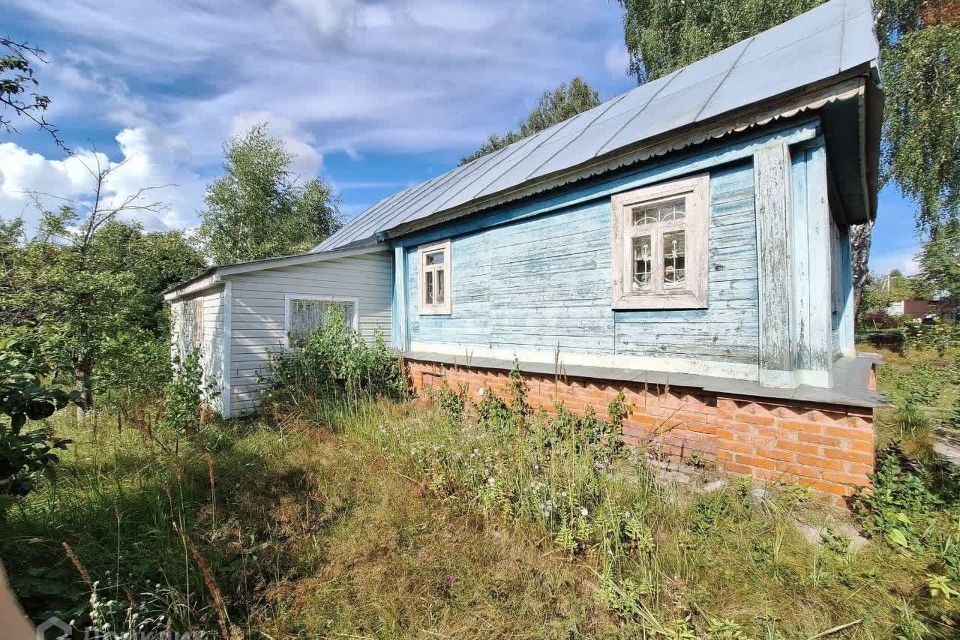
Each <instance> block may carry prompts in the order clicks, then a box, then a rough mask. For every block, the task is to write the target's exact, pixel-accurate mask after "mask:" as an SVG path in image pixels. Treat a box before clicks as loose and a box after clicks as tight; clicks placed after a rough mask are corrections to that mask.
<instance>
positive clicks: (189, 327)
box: [180, 298, 203, 350]
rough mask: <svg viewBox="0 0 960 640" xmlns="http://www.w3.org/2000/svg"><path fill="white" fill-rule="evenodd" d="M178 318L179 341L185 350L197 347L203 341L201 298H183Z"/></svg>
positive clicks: (199, 346)
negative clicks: (181, 311)
mask: <svg viewBox="0 0 960 640" xmlns="http://www.w3.org/2000/svg"><path fill="white" fill-rule="evenodd" d="M182 305H183V317H182V318H181V319H180V343H181V344H182V345H183V348H184V349H185V350H188V349H199V348H201V346H202V343H203V298H194V299H193V300H184V301H183V303H182Z"/></svg>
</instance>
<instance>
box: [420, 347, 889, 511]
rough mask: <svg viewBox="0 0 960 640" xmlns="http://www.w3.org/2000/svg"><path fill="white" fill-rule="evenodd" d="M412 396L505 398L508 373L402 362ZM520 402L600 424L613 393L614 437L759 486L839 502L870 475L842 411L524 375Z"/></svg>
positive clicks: (849, 415) (855, 420) (867, 419)
mask: <svg viewBox="0 0 960 640" xmlns="http://www.w3.org/2000/svg"><path fill="white" fill-rule="evenodd" d="M408 365H409V368H410V375H411V378H412V381H413V386H414V389H415V390H416V391H417V392H418V393H420V394H421V395H424V394H425V392H426V391H427V390H428V389H429V388H431V387H433V386H436V385H438V384H441V383H442V380H443V378H444V377H445V378H446V379H447V382H448V383H449V384H450V386H451V387H454V388H456V387H458V386H459V385H462V384H465V385H467V386H468V387H469V390H470V393H471V397H472V398H473V399H474V400H475V399H476V398H477V395H476V393H477V391H478V390H479V389H480V387H487V388H489V389H491V390H493V391H494V392H496V393H497V394H498V395H501V396H503V395H505V393H506V385H507V382H508V380H509V374H508V373H507V372H506V371H501V370H498V369H482V368H478V367H454V366H452V365H442V364H434V363H425V362H415V361H410V362H409V363H408ZM524 377H525V379H526V381H527V383H528V384H529V389H530V402H531V404H533V405H535V406H540V407H542V408H544V409H546V410H547V411H551V410H552V409H553V407H554V406H555V405H556V404H557V403H563V404H564V405H565V406H566V408H567V409H569V410H571V411H574V412H576V413H581V414H582V413H583V412H584V411H586V409H587V407H593V409H594V411H596V412H597V413H598V414H599V415H601V416H606V415H607V407H608V405H609V404H610V401H611V400H613V399H614V398H615V397H616V396H617V394H618V393H619V392H620V391H623V392H624V395H625V397H626V401H627V403H628V404H629V405H630V407H631V411H630V415H629V416H628V418H627V420H626V422H625V423H624V436H625V437H626V439H627V441H628V442H630V443H631V444H644V443H646V444H650V445H653V446H655V447H657V448H658V449H659V450H660V451H661V452H662V453H664V454H666V455H667V456H672V457H675V458H676V457H679V458H682V459H686V460H688V459H689V458H690V457H692V456H693V455H695V454H697V455H699V457H700V458H701V459H702V460H704V461H706V462H708V463H712V464H714V465H716V467H717V468H718V469H720V470H722V471H727V472H733V473H739V474H744V475H749V476H753V477H755V478H760V479H763V480H771V481H784V482H793V483H797V484H800V485H803V486H805V487H809V488H810V489H812V490H814V491H816V492H818V493H821V494H824V495H826V496H828V497H830V498H831V499H832V500H833V501H834V502H837V503H840V504H842V503H843V502H844V501H845V499H846V498H847V497H849V496H850V495H851V494H852V493H853V490H854V488H856V487H858V486H868V485H869V484H870V481H869V478H868V477H867V476H868V474H870V473H872V472H873V463H874V432H873V411H872V410H871V409H862V408H858V407H847V406H842V405H820V404H817V405H814V404H805V403H798V402H793V401H784V400H774V399H771V400H769V401H768V400H762V401H761V400H759V399H757V398H744V397H733V396H724V395H719V394H713V393H704V392H703V391H701V390H691V389H683V388H668V387H664V386H658V385H644V384H634V383H626V382H619V381H610V380H596V379H588V378H569V377H556V376H547V375H539V374H524Z"/></svg>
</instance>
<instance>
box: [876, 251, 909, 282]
mask: <svg viewBox="0 0 960 640" xmlns="http://www.w3.org/2000/svg"><path fill="white" fill-rule="evenodd" d="M919 251H920V248H919V247H914V248H912V249H906V250H902V251H877V252H874V253H873V254H871V255H870V271H871V272H873V273H878V274H886V273H890V272H891V271H893V270H894V269H898V270H899V271H901V272H903V274H904V275H908V276H912V275H914V274H916V273H919V271H920V265H919V263H918V262H917V253H918V252H919Z"/></svg>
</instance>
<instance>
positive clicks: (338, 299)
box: [283, 293, 360, 349]
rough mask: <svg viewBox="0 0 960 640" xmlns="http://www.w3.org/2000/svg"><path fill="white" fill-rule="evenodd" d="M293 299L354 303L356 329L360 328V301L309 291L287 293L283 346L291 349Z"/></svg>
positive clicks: (284, 301) (284, 300) (284, 311)
mask: <svg viewBox="0 0 960 640" xmlns="http://www.w3.org/2000/svg"><path fill="white" fill-rule="evenodd" d="M293 300H319V301H320V302H341V303H350V304H352V305H353V323H352V324H353V327H351V328H352V329H353V330H354V331H359V330H360V301H359V300H357V298H347V297H344V296H318V295H313V294H307V293H287V294H284V296H283V346H285V347H286V348H287V349H290V348H291V347H290V303H291V302H292V301H293Z"/></svg>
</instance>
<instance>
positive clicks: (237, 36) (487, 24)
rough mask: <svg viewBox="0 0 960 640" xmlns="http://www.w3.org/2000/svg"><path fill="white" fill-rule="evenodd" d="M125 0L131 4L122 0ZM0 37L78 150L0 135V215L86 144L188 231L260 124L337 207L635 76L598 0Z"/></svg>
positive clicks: (221, 19) (34, 24)
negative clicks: (580, 83) (27, 44)
mask: <svg viewBox="0 0 960 640" xmlns="http://www.w3.org/2000/svg"><path fill="white" fill-rule="evenodd" d="M134 4H136V5H139V6H137V7H136V8H133V5H134ZM4 5H5V8H4V15H3V18H2V22H0V31H2V32H3V33H4V34H5V35H8V36H10V37H13V38H15V39H21V40H29V41H31V42H32V43H34V44H37V45H39V46H41V47H42V48H44V49H45V50H46V52H47V57H48V59H49V64H47V65H45V66H43V67H41V68H40V69H39V71H38V78H39V80H40V82H41V83H42V88H43V91H44V92H45V93H47V94H48V95H50V97H51V98H53V105H52V107H51V109H50V111H49V114H48V117H49V119H50V120H51V121H52V122H54V123H56V124H57V125H58V126H59V127H60V129H61V132H62V134H63V137H64V139H65V140H66V141H67V143H68V145H69V146H70V147H71V148H73V149H74V150H75V151H76V152H77V153H78V158H73V159H70V158H66V157H65V155H64V154H63V152H62V151H60V150H58V149H57V148H56V147H55V146H54V145H53V144H51V142H50V140H49V139H48V138H47V137H46V136H44V135H43V134H41V133H39V132H36V131H33V130H30V129H29V128H27V127H25V126H24V127H23V132H22V133H21V134H18V135H13V136H6V135H3V136H2V137H0V216H2V217H5V218H9V217H12V216H17V215H23V216H24V217H25V218H27V220H28V222H29V221H32V220H35V219H36V215H37V214H36V211H35V210H34V208H33V207H32V206H31V200H30V199H29V198H28V197H27V194H26V193H25V191H27V190H34V191H42V192H47V193H52V194H56V195H58V196H64V197H71V198H83V197H85V196H86V195H87V194H88V193H89V189H90V180H89V175H88V174H87V172H86V170H85V169H84V167H83V165H82V164H80V162H81V161H83V162H85V163H86V164H90V163H91V161H92V160H93V157H92V155H91V154H93V153H98V154H100V157H99V159H100V161H101V162H103V163H106V162H120V161H121V160H124V159H125V160H126V162H125V163H124V165H123V166H122V167H121V168H120V169H118V170H117V171H116V172H115V174H114V177H113V179H112V182H111V184H110V188H111V191H112V192H113V193H114V194H115V195H116V196H117V197H122V196H123V195H124V194H127V193H131V192H133V191H135V190H136V189H137V188H139V187H143V186H154V185H170V186H166V187H164V188H163V189H162V190H159V191H157V192H156V193H157V195H158V196H159V197H160V198H161V199H163V200H164V201H165V202H167V203H168V204H169V207H168V209H167V210H166V211H164V212H162V213H159V214H149V215H147V216H146V217H145V218H144V219H143V222H144V224H145V226H146V227H148V228H151V229H163V228H184V227H191V226H193V225H195V224H196V222H197V211H198V210H199V209H200V208H201V207H202V198H203V192H204V188H205V186H206V184H207V183H208V182H209V181H210V179H211V178H213V177H215V176H217V175H219V173H220V172H221V155H222V153H221V149H222V145H223V142H224V140H226V139H227V138H228V137H229V136H231V135H235V134H238V133H241V132H243V131H244V130H246V129H247V128H248V127H249V126H251V125H252V124H254V123H256V122H261V121H267V122H269V123H270V130H271V132H272V133H273V135H276V136H280V137H282V138H283V139H284V140H285V141H286V143H287V145H288V148H289V149H290V150H291V151H293V152H294V153H295V154H296V155H297V161H296V165H295V169H296V170H297V172H298V173H300V174H301V175H304V176H312V175H321V176H323V177H324V178H325V179H326V180H328V181H329V182H330V183H332V184H333V185H334V187H335V188H336V189H337V191H338V192H339V193H340V194H341V199H342V204H341V209H342V211H343V213H344V215H345V216H347V217H350V216H353V215H356V214H357V213H359V212H360V211H362V210H363V209H364V208H366V207H367V206H369V205H370V204H372V203H374V202H376V201H377V200H379V199H381V198H383V197H386V196H388V195H390V194H392V193H394V192H395V191H397V190H399V189H402V188H404V187H406V186H408V185H410V184H414V183H417V182H420V181H422V180H425V179H428V178H430V177H432V176H434V175H437V174H439V173H443V172H444V171H447V170H448V169H450V168H451V167H453V166H454V165H455V164H456V162H457V160H458V158H460V157H461V156H462V155H464V154H466V153H469V152H471V151H473V150H474V149H475V148H476V147H477V146H478V145H479V144H480V143H481V142H482V141H483V140H484V139H485V138H486V136H487V134H488V133H490V132H493V131H496V132H502V131H504V130H505V129H508V128H512V127H513V126H515V125H516V124H517V123H518V122H519V121H520V120H521V119H522V118H523V117H524V116H525V115H526V114H527V113H528V112H529V111H530V109H531V108H532V107H533V106H534V105H535V103H536V100H537V98H538V96H539V95H540V93H541V92H542V91H544V90H545V89H548V88H551V87H554V86H556V85H557V84H558V83H560V82H561V81H567V80H569V79H570V78H572V77H573V76H575V75H581V76H583V77H584V78H585V79H586V80H587V82H588V83H589V84H590V85H591V86H593V87H594V88H596V89H597V90H598V91H599V92H600V94H601V97H603V98H604V99H606V98H609V97H612V96H614V95H616V94H618V93H621V92H623V91H626V90H628V89H629V88H631V87H632V86H635V81H634V79H633V78H632V77H630V76H629V75H628V74H627V72H626V66H627V56H626V51H625V49H624V47H623V35H622V26H621V19H622V14H621V10H620V7H619V5H618V4H617V3H616V2H614V1H613V0H608V1H604V0H554V1H552V2H544V1H537V2H532V1H523V0H487V1H484V2H479V1H475V2H465V1H460V0H391V1H389V2H373V1H361V0H257V1H253V0H230V1H227V0H214V1H206V2H200V1H198V0H193V1H188V0H176V1H167V2H159V1H158V2H153V3H130V2H128V1H127V0H44V1H43V2H37V1H36V0H5V2H4ZM912 212H913V207H912V205H911V204H910V203H908V202H904V201H903V199H902V198H900V197H899V196H898V195H897V194H896V193H895V192H894V191H893V190H891V189H889V188H888V189H887V190H885V191H884V192H883V193H882V194H881V198H880V216H879V221H878V223H877V226H876V228H875V235H874V252H873V257H872V259H871V266H872V267H873V268H874V269H876V270H878V271H887V270H889V269H891V268H900V269H906V270H908V271H909V270H912V262H911V259H912V256H913V254H914V253H915V251H916V245H917V242H916V239H915V237H914V232H913V218H912Z"/></svg>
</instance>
